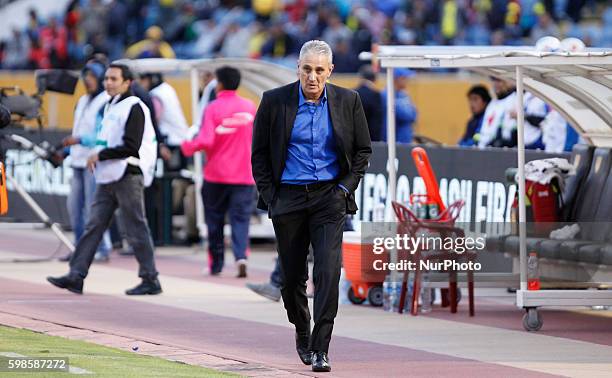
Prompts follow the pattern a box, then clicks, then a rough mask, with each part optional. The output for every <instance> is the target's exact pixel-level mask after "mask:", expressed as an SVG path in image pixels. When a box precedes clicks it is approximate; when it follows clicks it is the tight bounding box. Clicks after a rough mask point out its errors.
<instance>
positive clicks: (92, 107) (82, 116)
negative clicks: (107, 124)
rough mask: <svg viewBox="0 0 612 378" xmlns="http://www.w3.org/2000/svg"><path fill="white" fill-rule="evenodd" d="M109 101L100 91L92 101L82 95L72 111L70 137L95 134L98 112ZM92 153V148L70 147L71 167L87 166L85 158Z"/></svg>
mask: <svg viewBox="0 0 612 378" xmlns="http://www.w3.org/2000/svg"><path fill="white" fill-rule="evenodd" d="M108 100H110V96H109V95H108V93H106V91H102V92H101V93H99V94H98V95H97V96H96V97H94V98H93V99H91V101H90V99H89V95H83V96H81V98H80V99H79V101H78V102H77V106H76V109H75V111H74V125H73V127H72V136H74V137H82V136H89V135H93V134H94V133H95V132H96V122H97V119H98V112H99V111H100V109H102V108H103V107H104V105H105V104H106V103H107V102H108ZM92 151H93V148H92V147H85V146H82V145H80V144H75V145H74V146H71V147H70V156H72V159H71V165H72V167H73V168H85V167H86V166H87V158H88V157H89V155H91V153H92Z"/></svg>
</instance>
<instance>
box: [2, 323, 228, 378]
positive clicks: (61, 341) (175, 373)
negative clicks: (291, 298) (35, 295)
mask: <svg viewBox="0 0 612 378" xmlns="http://www.w3.org/2000/svg"><path fill="white" fill-rule="evenodd" d="M6 352H12V353H17V354H20V355H24V356H26V357H35V358H46V359H47V358H49V359H50V358H53V357H56V358H68V359H69V364H70V366H74V367H78V368H81V369H85V370H88V371H90V372H92V373H93V374H94V375H95V376H98V377H237V375H235V374H230V373H224V372H219V371H216V370H212V369H206V368H203V367H199V366H192V365H186V364H183V363H180V362H173V361H168V360H164V359H162V358H157V357H150V356H145V355H141V354H139V353H138V352H126V351H123V350H119V349H115V348H108V347H105V346H100V345H96V344H92V343H88V342H84V341H77V340H69V339H65V338H62V337H56V336H49V335H45V334H41V333H36V332H32V331H28V330H24V329H16V328H10V327H4V326H0V353H6ZM0 358H5V357H0ZM0 376H6V377H11V376H14V377H19V376H32V377H75V376H77V375H74V374H69V373H66V372H36V373H21V374H12V373H7V372H6V371H4V372H0ZM85 376H88V375H85Z"/></svg>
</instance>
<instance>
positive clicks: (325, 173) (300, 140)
mask: <svg viewBox="0 0 612 378" xmlns="http://www.w3.org/2000/svg"><path fill="white" fill-rule="evenodd" d="M298 91H299V102H298V109H297V114H296V117H295V123H294V124H293V130H292V132H291V137H290V139H289V145H288V147H287V161H286V163H285V170H284V171H283V175H282V176H281V182H282V183H283V184H294V185H304V184H311V183H314V182H317V181H329V180H335V179H336V178H337V176H338V173H339V171H340V168H339V165H338V157H337V154H336V140H335V138H334V131H333V129H332V122H331V118H330V114H329V109H328V103H327V89H324V90H323V96H322V97H321V99H320V100H319V103H318V104H315V103H314V102H307V101H306V99H305V98H304V95H303V93H302V88H299V89H298Z"/></svg>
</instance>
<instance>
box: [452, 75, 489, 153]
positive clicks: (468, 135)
mask: <svg viewBox="0 0 612 378" xmlns="http://www.w3.org/2000/svg"><path fill="white" fill-rule="evenodd" d="M467 98H468V103H469V105H470V112H471V113H472V118H470V120H469V121H468V123H467V126H466V128H465V133H464V134H463V136H462V137H461V140H460V141H459V145H460V146H464V147H468V146H475V145H477V144H478V140H479V138H480V127H481V126H482V120H483V118H484V113H485V110H486V109H487V105H488V104H489V102H491V95H490V94H489V90H488V89H487V88H486V87H485V86H484V85H475V86H473V87H472V88H470V90H469V91H468V94H467Z"/></svg>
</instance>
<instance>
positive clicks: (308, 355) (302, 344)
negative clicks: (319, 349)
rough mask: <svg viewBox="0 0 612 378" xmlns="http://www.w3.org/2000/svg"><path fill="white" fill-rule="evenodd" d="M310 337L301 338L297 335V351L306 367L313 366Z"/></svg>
mask: <svg viewBox="0 0 612 378" xmlns="http://www.w3.org/2000/svg"><path fill="white" fill-rule="evenodd" d="M309 344H310V335H307V336H300V335H298V333H297V332H296V333H295V350H296V351H297V354H298V356H299V357H300V360H302V363H303V364H304V365H310V364H312V352H311V351H310V347H309Z"/></svg>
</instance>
